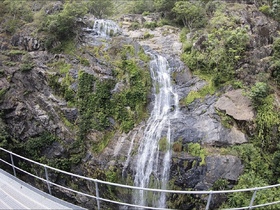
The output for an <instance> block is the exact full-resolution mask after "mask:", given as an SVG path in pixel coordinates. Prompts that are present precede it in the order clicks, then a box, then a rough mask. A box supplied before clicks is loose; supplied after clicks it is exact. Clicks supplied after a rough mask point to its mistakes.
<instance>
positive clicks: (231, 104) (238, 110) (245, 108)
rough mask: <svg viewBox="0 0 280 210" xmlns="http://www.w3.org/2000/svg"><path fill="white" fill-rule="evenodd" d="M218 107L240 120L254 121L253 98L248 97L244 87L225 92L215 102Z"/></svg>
mask: <svg viewBox="0 0 280 210" xmlns="http://www.w3.org/2000/svg"><path fill="white" fill-rule="evenodd" d="M215 107H216V109H218V110H220V111H224V112H225V113H226V114H227V115H229V116H231V117H233V118H234V119H235V120H239V121H252V120H253V118H254V110H253V106H252V103H251V100H250V99H249V98H248V97H246V96H245V95H244V93H243V90H242V89H238V90H232V91H229V92H227V93H225V94H224V95H223V96H222V97H221V98H219V100H218V101H217V102H216V104H215Z"/></svg>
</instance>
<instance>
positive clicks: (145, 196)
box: [85, 19, 179, 208]
mask: <svg viewBox="0 0 280 210" xmlns="http://www.w3.org/2000/svg"><path fill="white" fill-rule="evenodd" d="M85 31H88V32H91V34H92V36H93V37H97V38H110V37H111V36H114V35H116V34H119V33H121V30H120V28H119V27H118V25H117V24H116V23H115V22H113V21H111V20H102V19H101V20H95V23H94V26H93V28H92V29H88V28H87V29H85ZM94 40H95V39H94ZM93 43H94V44H99V43H98V42H97V43H95V42H93ZM147 54H149V55H150V56H151V58H152V61H151V63H150V72H151V78H152V80H153V84H154V85H153V93H154V104H153V109H152V112H151V116H150V118H149V119H148V121H147V125H146V128H145V129H144V135H143V137H142V138H141V140H140V146H139V149H138V155H137V165H136V168H135V178H134V185H135V186H139V187H153V188H161V189H166V188H167V183H168V179H169V168H170V159H171V145H172V143H173V140H172V130H171V121H172V119H176V118H177V117H178V114H179V100H178V95H177V94H176V93H175V92H174V91H173V87H172V84H171V79H170V73H171V69H170V67H169V64H168V61H167V59H166V58H165V57H163V56H161V55H158V54H154V53H151V52H147ZM141 129H142V127H141V128H140V130H141ZM136 133H137V132H135V133H134V134H133V136H132V141H131V145H130V148H129V151H128V158H127V161H126V162H125V165H124V170H125V169H126V168H127V166H128V162H129V160H130V158H131V154H130V153H131V151H132V147H133V144H134V139H135V136H136ZM128 136H129V135H128ZM120 141H121V142H120V146H121V145H122V142H123V141H124V139H123V138H121V139H120ZM119 149H120V148H116V149H115V152H116V153H117V152H118V150H119ZM123 172H124V171H123ZM152 197H153V198H152V199H151V198H149V193H148V192H147V191H137V193H135V194H134V195H133V199H134V202H135V203H136V204H139V205H142V206H145V205H146V204H152V205H153V206H155V207H160V208H164V207H165V203H166V195H165V193H161V194H159V195H152Z"/></svg>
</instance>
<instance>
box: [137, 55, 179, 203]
mask: <svg viewBox="0 0 280 210" xmlns="http://www.w3.org/2000/svg"><path fill="white" fill-rule="evenodd" d="M149 54H150V56H151V57H152V61H151V63H150V71H151V77H152V80H153V84H154V85H153V92H154V98H155V101H154V105H153V110H152V112H151V115H150V118H149V119H148V122H147V126H146V129H145V131H144V136H143V138H142V140H141V142H140V146H139V149H138V156H137V165H136V168H135V172H136V173H135V179H134V185H135V186H139V187H152V188H161V189H166V188H167V183H168V180H169V168H170V159H171V153H172V151H171V146H172V143H173V140H172V134H171V124H170V120H171V119H174V118H176V117H177V115H178V112H179V102H178V95H177V94H176V93H175V92H174V91H173V88H172V84H171V79H170V73H171V71H170V67H169V65H168V62H167V59H166V58H165V57H163V56H161V55H155V54H152V53H149ZM148 194H149V195H150V193H149V192H147V191H142V190H140V191H138V193H136V194H135V195H134V198H133V199H134V202H135V203H136V204H139V205H143V206H144V205H147V203H148V204H150V203H151V204H152V205H153V206H156V207H160V208H164V207H165V203H166V196H165V193H161V194H160V195H153V196H149V195H148ZM148 197H149V199H151V197H153V198H152V201H151V200H149V201H148Z"/></svg>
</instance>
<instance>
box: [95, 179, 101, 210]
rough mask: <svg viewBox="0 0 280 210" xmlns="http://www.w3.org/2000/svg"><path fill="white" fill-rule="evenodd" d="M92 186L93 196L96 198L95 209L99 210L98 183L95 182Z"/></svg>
mask: <svg viewBox="0 0 280 210" xmlns="http://www.w3.org/2000/svg"><path fill="white" fill-rule="evenodd" d="M94 184H95V196H96V202H97V209H98V210H100V202H99V190H98V183H97V182H96V181H94Z"/></svg>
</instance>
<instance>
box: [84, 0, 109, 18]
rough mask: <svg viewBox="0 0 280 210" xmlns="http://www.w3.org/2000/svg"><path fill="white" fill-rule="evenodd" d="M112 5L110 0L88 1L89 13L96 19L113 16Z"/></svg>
mask: <svg viewBox="0 0 280 210" xmlns="http://www.w3.org/2000/svg"><path fill="white" fill-rule="evenodd" d="M113 8H114V5H113V2H112V0H89V2H88V9H89V12H90V13H91V14H93V15H95V16H96V17H97V18H104V17H107V16H110V15H112V14H113V11H114V9H113Z"/></svg>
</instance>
